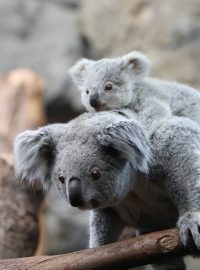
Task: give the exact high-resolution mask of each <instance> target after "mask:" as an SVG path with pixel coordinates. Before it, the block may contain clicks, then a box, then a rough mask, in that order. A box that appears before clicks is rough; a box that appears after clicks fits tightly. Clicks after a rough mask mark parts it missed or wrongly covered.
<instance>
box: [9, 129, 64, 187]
mask: <svg viewBox="0 0 200 270" xmlns="http://www.w3.org/2000/svg"><path fill="white" fill-rule="evenodd" d="M56 126H59V125H50V126H46V127H42V128H39V129H38V130H28V131H25V132H23V133H21V134H19V135H18V136H17V137H16V139H15V143H14V164H15V176H16V177H15V178H16V179H17V180H21V181H27V182H28V183H29V184H32V183H34V181H35V180H39V181H40V182H41V185H42V187H43V189H44V191H46V190H47V189H48V187H49V184H50V174H51V169H52V166H53V162H54V158H55V147H56V141H55V137H56V136H53V133H54V130H57V132H59V128H58V127H57V128H56Z"/></svg>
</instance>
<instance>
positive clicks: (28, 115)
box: [0, 70, 45, 259]
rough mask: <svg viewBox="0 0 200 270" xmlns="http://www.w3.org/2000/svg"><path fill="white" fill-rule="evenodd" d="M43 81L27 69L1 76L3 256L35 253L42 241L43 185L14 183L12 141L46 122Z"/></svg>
mask: <svg viewBox="0 0 200 270" xmlns="http://www.w3.org/2000/svg"><path fill="white" fill-rule="evenodd" d="M43 87H44V85H43V82H42V80H41V78H40V77H39V76H37V75H36V74H34V73H33V72H31V71H28V70H16V71H13V72H10V73H8V74H7V75H5V76H0V122H1V125H0V258H1V259H2V258H15V257H25V256H31V255H33V254H34V252H35V250H36V248H37V246H38V241H39V213H40V209H41V205H42V194H41V191H40V188H37V189H36V188H35V190H34V191H31V190H30V188H29V187H27V186H25V185H24V186H23V187H21V185H20V183H19V184H14V182H13V177H14V169H13V156H12V144H13V139H14V137H15V136H16V134H17V133H19V132H22V131H24V130H25V129H30V128H35V127H37V126H38V125H43V124H44V121H45V117H44V112H43V105H42V92H43Z"/></svg>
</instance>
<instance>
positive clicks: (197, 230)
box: [177, 212, 200, 249]
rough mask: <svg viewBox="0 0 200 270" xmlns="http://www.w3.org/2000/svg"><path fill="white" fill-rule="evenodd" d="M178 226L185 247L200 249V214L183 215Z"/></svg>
mask: <svg viewBox="0 0 200 270" xmlns="http://www.w3.org/2000/svg"><path fill="white" fill-rule="evenodd" d="M177 226H178V228H179V230H180V237H181V241H182V243H183V245H184V246H185V247H186V246H187V247H189V248H192V249H194V248H195V247H196V248H198V249H200V212H190V213H189V212H187V213H185V214H184V215H182V216H181V217H180V218H179V220H178V222H177Z"/></svg>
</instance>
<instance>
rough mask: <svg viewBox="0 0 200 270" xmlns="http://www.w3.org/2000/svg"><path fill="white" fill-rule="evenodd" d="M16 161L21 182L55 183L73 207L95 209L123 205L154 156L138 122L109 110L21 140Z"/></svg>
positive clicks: (15, 154)
mask: <svg viewBox="0 0 200 270" xmlns="http://www.w3.org/2000/svg"><path fill="white" fill-rule="evenodd" d="M14 159H15V170H16V177H17V179H21V180H24V181H28V182H29V183H32V182H34V181H35V180H36V179H37V180H40V181H41V183H42V186H43V187H44V189H45V190H47V188H48V186H49V184H50V183H51V182H54V183H55V184H56V185H57V187H58V189H59V191H60V193H61V194H62V195H63V196H64V197H65V198H66V199H67V200H69V202H70V204H71V205H72V206H74V207H79V208H81V209H93V208H103V207H109V206H114V205H116V204H117V203H119V202H120V200H122V199H123V198H124V197H125V196H126V195H127V193H128V192H129V191H130V189H131V188H132V187H133V185H134V179H135V175H136V173H137V172H138V171H140V172H141V173H144V174H146V173H148V169H149V165H150V162H151V151H150V147H149V142H148V139H147V137H146V136H145V133H144V131H143V128H142V127H141V126H140V125H139V124H138V123H137V122H135V121H131V120H129V119H128V118H127V117H126V116H124V115H121V114H119V113H118V112H113V111H109V112H99V113H94V114H93V113H85V114H83V115H81V116H79V117H78V118H76V119H74V120H73V121H71V122H69V123H68V124H55V125H49V126H45V127H42V128H40V129H38V130H35V131H26V132H24V133H22V134H20V135H18V137H17V138H16V141H15V146H14Z"/></svg>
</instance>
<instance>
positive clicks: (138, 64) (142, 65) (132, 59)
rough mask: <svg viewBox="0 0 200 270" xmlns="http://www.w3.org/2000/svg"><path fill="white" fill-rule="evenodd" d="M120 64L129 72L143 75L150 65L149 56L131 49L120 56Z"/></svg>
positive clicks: (146, 72)
mask: <svg viewBox="0 0 200 270" xmlns="http://www.w3.org/2000/svg"><path fill="white" fill-rule="evenodd" d="M122 63H123V64H122V66H123V68H125V69H127V71H128V72H129V73H130V74H134V75H135V76H139V77H144V76H146V75H147V74H148V72H149V70H150V66H151V62H150V60H149V58H148V57H147V56H146V55H144V54H143V53H141V52H138V51H132V52H130V53H129V54H127V55H125V56H123V57H122Z"/></svg>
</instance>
